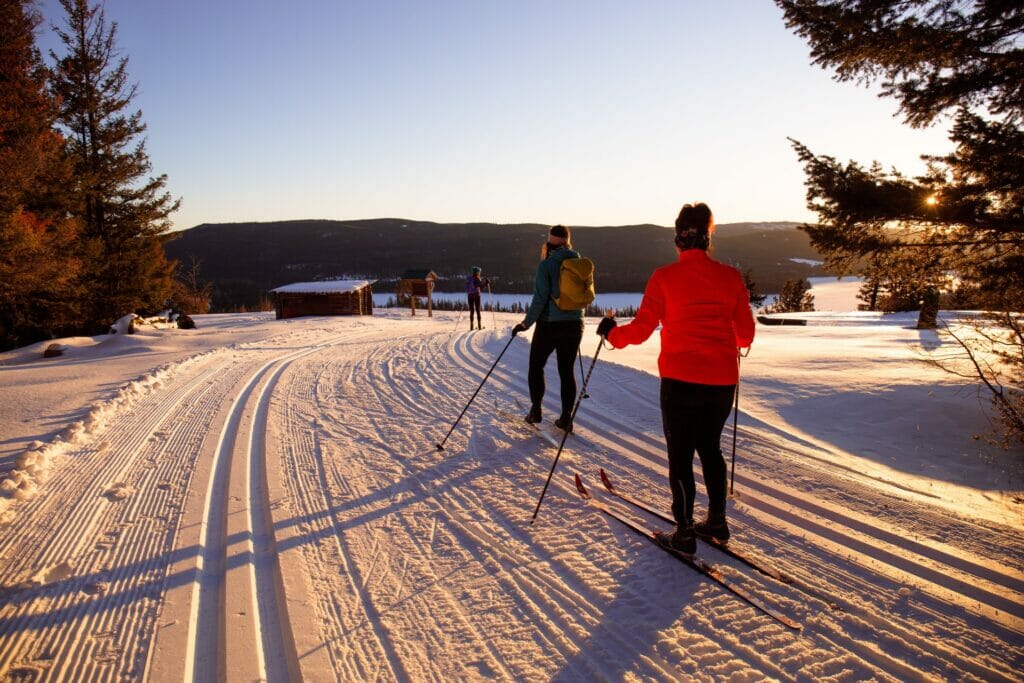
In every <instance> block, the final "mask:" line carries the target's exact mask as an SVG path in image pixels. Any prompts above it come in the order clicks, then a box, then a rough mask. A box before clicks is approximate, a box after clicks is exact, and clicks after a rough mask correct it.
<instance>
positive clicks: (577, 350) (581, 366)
mask: <svg viewBox="0 0 1024 683" xmlns="http://www.w3.org/2000/svg"><path fill="white" fill-rule="evenodd" d="M576 357H577V358H579V359H580V379H583V352H582V351H580V347H578V346H577V347H576ZM583 398H590V394H588V393H584V394H583Z"/></svg>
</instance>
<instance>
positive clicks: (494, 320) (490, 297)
mask: <svg viewBox="0 0 1024 683" xmlns="http://www.w3.org/2000/svg"><path fill="white" fill-rule="evenodd" d="M487 301H489V302H490V304H491V324H492V325H494V329H498V318H497V316H495V315H494V295H493V294H491V281H490V279H488V280H487Z"/></svg>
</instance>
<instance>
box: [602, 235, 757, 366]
mask: <svg viewBox="0 0 1024 683" xmlns="http://www.w3.org/2000/svg"><path fill="white" fill-rule="evenodd" d="M659 323H661V355H660V356H658V372H659V373H660V374H661V376H662V377H668V378H670V379H678V380H682V381H684V382H693V383H696V384H716V385H729V384H736V383H737V381H738V380H739V369H738V367H737V361H736V357H737V354H738V349H739V348H742V347H747V346H750V343H751V342H752V341H754V316H753V314H752V313H751V311H750V295H749V294H748V293H747V288H746V286H745V285H744V284H743V278H742V277H741V276H740V274H739V271H737V270H736V269H735V268H730V267H729V266H726V265H722V264H721V263H718V262H717V261H714V260H712V259H711V258H710V257H709V256H708V255H707V252H705V251H703V250H701V249H687V250H686V251H683V252H681V253H680V254H679V260H678V261H677V262H675V263H673V264H671V265H668V266H663V267H661V268H658V269H657V270H656V271H654V274H653V275H651V279H650V280H649V281H648V283H647V289H646V290H645V291H644V298H643V301H641V302H640V310H639V311H637V314H636V318H634V319H633V321H632V322H631V323H629V324H627V325H621V326H619V327H616V328H613V329H612V331H611V332H609V333H608V341H609V342H610V343H611V344H612V346H614V347H616V348H620V349H621V348H622V347H624V346H628V345H629V344H639V343H641V342H643V341H644V340H646V339H647V338H648V337H650V336H651V333H652V332H654V329H655V328H656V327H657V326H658V324H659Z"/></svg>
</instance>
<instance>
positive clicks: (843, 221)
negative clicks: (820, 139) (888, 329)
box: [776, 0, 1024, 310]
mask: <svg viewBox="0 0 1024 683" xmlns="http://www.w3.org/2000/svg"><path fill="white" fill-rule="evenodd" d="M776 4H777V5H779V7H781V8H782V9H783V10H784V12H785V19H786V23H787V25H788V26H789V27H791V28H793V29H794V30H795V31H796V32H797V33H798V34H799V35H801V36H803V37H804V38H806V39H807V40H808V42H809V43H810V45H811V56H812V59H813V62H814V63H815V64H818V65H820V66H822V67H823V68H831V69H834V70H835V77H836V79H837V80H839V81H849V80H858V81H861V82H865V83H867V82H873V81H881V87H882V96H885V97H893V98H895V99H896V100H897V101H898V102H899V104H900V111H901V112H902V114H903V115H904V117H905V120H906V122H907V123H908V124H909V125H911V126H915V127H923V126H927V125H931V124H933V123H934V122H936V121H937V120H939V119H940V118H941V117H943V116H945V115H947V114H952V115H953V126H952V129H951V130H950V140H951V141H952V142H953V143H954V151H953V152H952V153H950V154H948V155H941V156H934V155H933V156H927V155H926V156H924V157H923V158H924V159H926V160H927V161H928V162H929V170H928V171H927V173H926V174H925V175H923V176H921V177H917V178H909V177H906V176H905V175H903V174H901V173H899V172H898V171H896V170H892V171H884V170H883V169H882V167H881V166H880V165H879V164H877V163H875V164H872V165H870V166H868V167H864V166H863V165H861V164H858V163H856V162H852V161H851V162H848V163H846V164H842V163H840V162H838V161H837V160H836V159H834V158H832V157H829V156H821V155H815V154H814V153H812V152H811V151H810V150H809V149H808V148H807V147H805V146H804V145H802V144H800V143H799V142H796V141H794V146H795V148H796V150H797V153H798V155H799V158H800V160H801V161H802V162H803V164H804V166H805V169H806V172H807V199H808V206H809V207H810V208H811V209H812V210H814V211H815V212H817V214H818V217H819V224H818V225H815V226H807V227H806V230H807V232H808V234H809V235H810V236H811V241H812V243H813V244H814V246H815V247H816V248H818V249H819V250H820V251H822V252H824V253H825V254H826V256H827V261H828V264H829V265H830V266H832V267H836V268H839V269H849V268H851V267H853V266H854V265H855V264H857V263H858V262H860V260H861V259H864V258H866V259H869V260H870V259H873V258H875V257H876V256H878V255H879V254H883V253H887V252H892V251H894V250H903V251H905V252H906V253H907V255H905V256H904V257H903V259H902V260H906V259H909V258H914V256H913V254H915V253H916V254H919V255H920V256H918V257H917V258H920V259H921V260H922V261H925V262H930V261H934V260H936V259H938V260H939V261H941V267H942V268H943V269H944V270H948V271H952V272H955V273H956V275H957V276H958V277H959V279H960V280H962V281H965V282H970V283H976V284H978V285H979V286H980V287H982V288H983V289H987V290H988V291H992V292H994V293H997V294H996V295H995V296H993V297H992V298H991V299H990V301H989V302H988V304H989V306H990V307H992V308H1001V309H1004V310H1022V309H1024V130H1022V129H1021V125H1022V123H1024V44H1022V38H1024V5H1022V4H1021V3H1019V2H1005V1H1003V2H1000V1H988V2H977V3H963V2H956V1H954V0H872V1H871V2H867V1H859V2H834V1H832V0H776ZM927 284H934V283H922V285H927Z"/></svg>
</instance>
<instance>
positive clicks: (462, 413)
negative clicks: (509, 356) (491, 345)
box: [435, 335, 516, 451]
mask: <svg viewBox="0 0 1024 683" xmlns="http://www.w3.org/2000/svg"><path fill="white" fill-rule="evenodd" d="M515 338H516V337H515V335H512V336H511V337H509V340H508V343H507V344H505V348H503V349H502V350H501V353H499V354H498V357H497V358H495V359H494V365H492V366H491V369H490V370H488V371H487V374H486V375H484V379H483V381H482V382H480V386H478V387H477V388H476V391H474V392H473V395H472V396H470V397H469V403H467V404H466V407H465V408H463V409H462V412H461V413H459V416H458V417H457V418H455V423H454V424H453V425H452V428H451V429H449V430H448V433H447V434H445V435H444V438H443V439H441V441H440V442H439V443H437V444H435V445H436V446H437V450H439V451H443V450H444V444H445V442H446V441H448V437H449V436H451V435H452V432H454V431H455V426H456V425H457V424H459V420H461V419H462V416H463V415H465V414H466V411H467V410H469V406H470V405H472V403H473V399H475V398H476V395H477V394H479V393H480V390H481V389H483V388H484V384H486V383H487V378H488V377H490V376H491V373H492V372H494V368H496V367H498V361H500V360H501V357H502V356H504V355H505V352H506V351H508V347H510V346H511V345H512V342H513V341H514V340H515Z"/></svg>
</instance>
